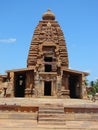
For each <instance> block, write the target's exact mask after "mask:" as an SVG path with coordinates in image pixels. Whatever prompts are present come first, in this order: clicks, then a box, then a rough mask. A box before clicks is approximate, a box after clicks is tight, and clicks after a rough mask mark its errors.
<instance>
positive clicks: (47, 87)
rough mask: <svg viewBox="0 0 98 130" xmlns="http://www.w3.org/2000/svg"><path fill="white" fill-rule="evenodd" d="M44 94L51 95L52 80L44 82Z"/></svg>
mask: <svg viewBox="0 0 98 130" xmlns="http://www.w3.org/2000/svg"><path fill="white" fill-rule="evenodd" d="M44 96H51V81H45V82H44Z"/></svg>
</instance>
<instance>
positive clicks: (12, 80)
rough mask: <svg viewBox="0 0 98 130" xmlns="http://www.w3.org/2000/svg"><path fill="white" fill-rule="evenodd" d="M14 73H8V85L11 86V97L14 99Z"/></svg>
mask: <svg viewBox="0 0 98 130" xmlns="http://www.w3.org/2000/svg"><path fill="white" fill-rule="evenodd" d="M14 78H15V77H14V72H10V85H11V88H12V89H11V97H14V91H15V84H14Z"/></svg>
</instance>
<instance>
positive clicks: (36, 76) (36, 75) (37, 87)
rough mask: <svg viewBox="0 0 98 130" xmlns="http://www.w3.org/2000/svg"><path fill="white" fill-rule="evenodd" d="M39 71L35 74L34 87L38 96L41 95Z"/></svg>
mask: <svg viewBox="0 0 98 130" xmlns="http://www.w3.org/2000/svg"><path fill="white" fill-rule="evenodd" d="M39 83H40V82H39V73H38V72H36V74H35V80H34V89H35V95H36V96H37V97H39V95H40V93H39V89H40V88H39Z"/></svg>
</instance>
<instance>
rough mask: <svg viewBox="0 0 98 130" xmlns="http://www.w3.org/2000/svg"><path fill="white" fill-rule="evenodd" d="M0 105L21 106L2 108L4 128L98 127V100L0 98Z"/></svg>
mask: <svg viewBox="0 0 98 130" xmlns="http://www.w3.org/2000/svg"><path fill="white" fill-rule="evenodd" d="M0 106H1V108H3V107H4V108H7V107H13V106H14V107H16V106H18V107H19V109H17V110H18V111H15V110H14V109H11V108H10V109H8V110H7V109H1V110H0V130H10V129H13V130H28V129H29V130H47V129H50V130H56V129H58V130H98V112H97V110H98V101H96V102H92V101H90V100H80V99H55V98H54V99H52V98H50V99H49V98H37V99H36V98H0ZM2 106H3V107H2ZM6 106H7V107H6ZM20 106H21V107H20ZM20 108H21V109H20ZM24 108H25V109H24ZM30 108H32V109H30ZM72 108H73V109H74V110H75V111H72V110H73V109H72ZM27 109H29V111H28V110H27ZM70 109H72V110H71V111H68V110H70ZM80 109H81V111H79V110H80ZM66 110H67V111H66ZM89 110H90V111H89ZM91 110H92V111H91Z"/></svg>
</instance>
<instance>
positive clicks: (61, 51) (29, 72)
mask: <svg viewBox="0 0 98 130" xmlns="http://www.w3.org/2000/svg"><path fill="white" fill-rule="evenodd" d="M68 65H69V63H68V52H67V48H66V41H65V39H64V34H63V32H62V30H61V27H60V25H59V24H58V22H57V21H56V20H55V15H54V14H53V13H52V12H51V11H50V10H48V11H47V12H46V13H44V14H43V16H42V20H41V21H39V23H38V25H37V27H36V28H35V31H34V34H33V37H32V41H31V45H30V50H29V54H28V59H27V68H24V69H17V70H9V71H7V77H8V79H9V82H10V87H11V89H10V92H9V93H8V94H7V91H6V96H8V97H32V98H33V97H38V98H39V97H40V98H41V97H46V96H47V97H54V98H86V97H87V93H86V87H85V76H87V75H88V73H85V72H81V71H75V70H71V69H69V68H68ZM10 87H9V88H10Z"/></svg>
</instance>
